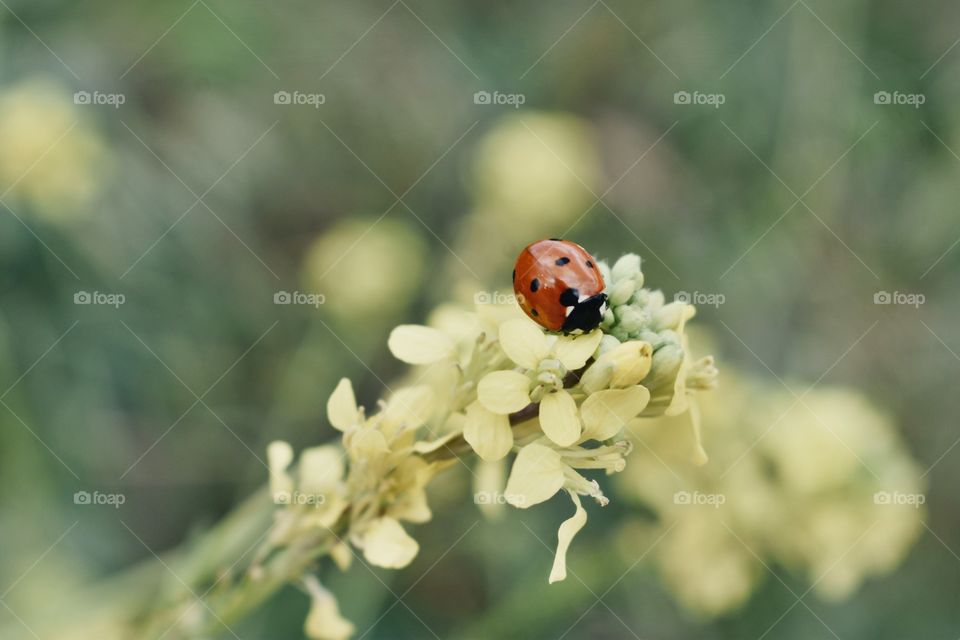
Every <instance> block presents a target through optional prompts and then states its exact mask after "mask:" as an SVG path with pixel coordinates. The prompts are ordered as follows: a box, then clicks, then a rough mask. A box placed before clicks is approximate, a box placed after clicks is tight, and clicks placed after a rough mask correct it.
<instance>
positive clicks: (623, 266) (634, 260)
mask: <svg viewBox="0 0 960 640" xmlns="http://www.w3.org/2000/svg"><path fill="white" fill-rule="evenodd" d="M638 273H640V256H638V255H637V254H635V253H627V254H624V255H623V256H621V258H620V259H619V260H617V261H616V263H614V265H613V270H612V275H613V281H614V282H619V281H621V280H632V279H633V277H634V276H635V275H637V274H638Z"/></svg>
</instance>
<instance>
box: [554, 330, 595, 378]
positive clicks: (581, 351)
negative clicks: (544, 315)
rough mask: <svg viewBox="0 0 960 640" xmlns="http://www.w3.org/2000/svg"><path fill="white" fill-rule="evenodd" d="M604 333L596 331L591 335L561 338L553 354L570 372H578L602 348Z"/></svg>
mask: <svg viewBox="0 0 960 640" xmlns="http://www.w3.org/2000/svg"><path fill="white" fill-rule="evenodd" d="M602 338H603V331H600V329H594V330H593V331H591V332H590V333H584V334H581V335H578V336H560V338H558V339H557V343H556V344H555V345H554V346H553V353H554V354H555V355H556V356H557V359H558V360H560V362H561V363H562V364H563V366H565V367H566V368H567V369H569V370H570V371H576V370H577V369H579V368H581V367H582V366H583V365H585V364H587V360H589V359H590V356H592V355H593V354H594V352H595V351H596V350H597V347H599V346H600V340H601V339H602Z"/></svg>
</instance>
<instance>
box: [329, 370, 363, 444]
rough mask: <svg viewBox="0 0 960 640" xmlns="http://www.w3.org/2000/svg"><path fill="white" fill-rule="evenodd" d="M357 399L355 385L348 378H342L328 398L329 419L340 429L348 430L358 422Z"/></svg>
mask: <svg viewBox="0 0 960 640" xmlns="http://www.w3.org/2000/svg"><path fill="white" fill-rule="evenodd" d="M359 413H360V411H359V409H357V400H356V398H355V397H354V395H353V386H352V385H351V384H350V381H349V380H348V379H346V378H340V382H339V383H337V388H336V389H334V390H333V393H331V394H330V398H329V399H328V400H327V420H329V421H330V424H331V425H332V426H333V427H334V428H335V429H339V430H340V431H346V430H347V429H349V428H350V427H352V426H353V425H354V424H356V423H357V416H358V414H359Z"/></svg>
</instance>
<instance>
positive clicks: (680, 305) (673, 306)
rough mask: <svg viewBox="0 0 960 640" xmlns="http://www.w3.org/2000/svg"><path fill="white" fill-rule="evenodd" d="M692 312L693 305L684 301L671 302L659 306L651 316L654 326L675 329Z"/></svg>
mask: <svg viewBox="0 0 960 640" xmlns="http://www.w3.org/2000/svg"><path fill="white" fill-rule="evenodd" d="M693 314H694V307H693V306H692V305H689V304H686V303H685V302H671V303H670V304H668V305H664V306H663V307H661V308H660V309H659V310H657V312H656V313H655V314H654V316H653V322H654V326H656V328H658V329H674V330H675V329H676V328H677V327H679V326H680V323H681V322H683V321H684V320H688V319H689V318H690V317H691V316H693Z"/></svg>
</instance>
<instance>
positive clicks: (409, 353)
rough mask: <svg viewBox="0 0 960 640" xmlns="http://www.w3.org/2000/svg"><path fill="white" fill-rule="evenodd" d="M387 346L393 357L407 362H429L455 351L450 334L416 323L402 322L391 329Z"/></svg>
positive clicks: (452, 354)
mask: <svg viewBox="0 0 960 640" xmlns="http://www.w3.org/2000/svg"><path fill="white" fill-rule="evenodd" d="M387 346H388V347H390V353H392V354H393V355H394V357H396V358H397V359H398V360H403V361H404V362H406V363H408V364H431V363H433V362H438V361H439V360H443V359H444V358H452V357H453V356H455V355H456V353H457V350H456V345H454V343H453V340H452V339H451V338H450V336H448V335H447V334H445V333H443V332H442V331H440V330H438V329H434V328H432V327H424V326H422V325H418V324H402V325H400V326H399V327H397V328H396V329H394V330H393V331H391V332H390V338H389V339H388V340H387Z"/></svg>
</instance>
